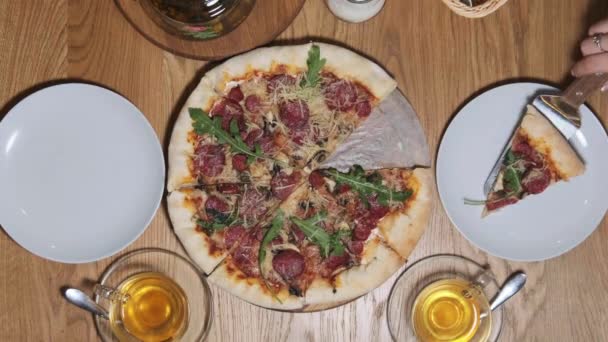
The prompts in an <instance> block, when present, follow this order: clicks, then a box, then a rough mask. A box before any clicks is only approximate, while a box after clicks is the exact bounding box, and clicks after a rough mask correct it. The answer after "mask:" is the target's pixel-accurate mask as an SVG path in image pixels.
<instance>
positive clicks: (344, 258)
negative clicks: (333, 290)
mask: <svg viewBox="0 0 608 342" xmlns="http://www.w3.org/2000/svg"><path fill="white" fill-rule="evenodd" d="M349 260H350V257H349V255H348V254H347V253H343V254H342V255H330V256H329V257H328V258H327V259H325V261H324V262H323V265H322V269H321V275H322V276H323V277H326V278H328V277H330V276H331V274H332V272H333V271H335V270H336V268H338V267H340V266H344V265H346V264H348V261H349Z"/></svg>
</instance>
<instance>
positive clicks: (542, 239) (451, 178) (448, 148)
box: [437, 83, 608, 261]
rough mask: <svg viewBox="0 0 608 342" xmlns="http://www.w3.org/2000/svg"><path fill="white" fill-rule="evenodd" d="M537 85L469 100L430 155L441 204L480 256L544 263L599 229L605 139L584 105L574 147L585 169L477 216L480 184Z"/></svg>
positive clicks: (607, 166)
mask: <svg viewBox="0 0 608 342" xmlns="http://www.w3.org/2000/svg"><path fill="white" fill-rule="evenodd" d="M539 91H544V92H556V89H555V88H552V87H549V86H546V85H543V84H537V83H513V84H508V85H503V86H500V87H497V88H493V89H491V90H489V91H486V92H484V93H483V94H481V95H479V96H478V97H476V98H475V99H473V100H472V101H470V102H469V103H468V104H467V105H466V106H464V108H462V110H460V112H459V113H458V114H457V115H456V116H455V117H454V119H453V120H452V121H451V123H450V125H449V127H448V129H447V130H446V132H445V134H444V136H443V139H442V141H441V146H440V147H439V153H438V156H437V186H438V190H439V194H440V197H441V202H442V203H443V206H444V208H445V210H446V212H447V214H448V216H449V217H450V219H451V220H452V222H453V223H454V225H455V226H456V227H457V228H458V230H459V231H460V232H461V233H462V234H463V235H464V236H465V237H466V238H467V239H468V240H469V241H471V242H472V243H473V244H474V245H476V246H477V247H479V248H481V249H483V250H485V251H486V252H488V253H490V254H493V255H496V256H499V257H502V258H505V259H511V260H519V261H536V260H544V259H549V258H552V257H555V256H558V255H560V254H563V253H565V252H566V251H568V250H570V249H572V248H574V247H575V246H577V245H578V244H579V243H581V242H582V241H583V240H584V239H585V238H587V236H589V235H590V234H591V233H592V232H593V231H594V230H595V228H596V227H597V226H598V224H599V223H600V221H601V220H602V218H603V217H604V214H605V213H606V209H607V208H608V200H606V194H607V193H608V182H607V181H606V175H608V158H607V156H608V137H607V136H606V131H605V130H604V127H603V126H602V124H601V123H600V121H599V120H598V119H597V118H596V117H595V115H594V114H593V113H592V112H591V110H589V108H588V107H587V106H583V107H581V108H580V111H581V114H582V121H583V123H582V127H581V131H580V132H579V133H580V134H578V135H577V136H576V138H575V139H574V140H575V143H574V146H575V148H576V149H577V151H578V152H579V153H580V155H581V156H582V158H583V159H584V160H585V166H586V171H585V173H584V174H583V175H582V176H579V177H576V178H573V179H571V180H570V181H569V182H559V183H556V184H554V185H552V186H550V187H549V188H548V189H547V190H545V191H544V192H543V193H541V194H539V195H533V196H528V197H526V198H525V199H524V200H522V201H520V202H518V203H517V204H515V205H512V206H508V207H505V208H503V209H501V210H500V211H498V212H496V213H493V214H491V215H489V216H487V217H485V218H483V219H482V218H481V212H482V209H483V207H482V206H470V205H465V204H464V202H463V198H465V197H466V198H470V199H484V193H483V184H484V182H485V180H486V178H487V176H488V174H489V173H490V170H491V169H492V167H493V166H494V163H495V162H496V159H497V158H498V156H499V154H500V152H501V151H502V149H503V147H504V145H505V143H506V142H507V141H508V140H509V138H510V136H511V134H512V133H513V130H514V128H515V126H516V124H517V122H518V120H519V118H520V117H521V115H522V114H523V111H524V107H525V105H526V104H527V103H529V102H531V101H532V99H533V98H534V95H535V94H536V93H537V92H539Z"/></svg>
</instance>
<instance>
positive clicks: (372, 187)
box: [324, 165, 412, 205]
mask: <svg viewBox="0 0 608 342" xmlns="http://www.w3.org/2000/svg"><path fill="white" fill-rule="evenodd" d="M324 172H325V174H327V175H328V176H329V177H331V178H332V179H333V180H334V181H336V183H337V184H347V185H349V186H350V187H351V188H352V189H353V190H355V191H357V192H358V193H359V196H360V197H361V198H362V199H365V200H366V199H367V197H368V196H370V195H373V194H376V195H377V196H378V197H377V198H378V201H379V202H380V204H382V205H388V204H389V202H403V201H405V200H406V199H407V198H408V197H410V196H411V195H412V191H411V190H406V191H394V190H391V189H389V188H388V187H386V186H384V185H382V181H381V180H378V179H377V177H372V179H371V181H370V180H368V179H366V178H365V172H364V171H363V168H361V166H359V165H355V166H354V167H353V168H351V169H350V171H349V172H347V173H343V172H340V171H338V170H336V169H327V170H325V171H324Z"/></svg>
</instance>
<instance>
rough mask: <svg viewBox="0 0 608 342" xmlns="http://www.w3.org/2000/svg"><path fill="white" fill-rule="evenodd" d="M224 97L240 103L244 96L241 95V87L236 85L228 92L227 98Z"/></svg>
mask: <svg viewBox="0 0 608 342" xmlns="http://www.w3.org/2000/svg"><path fill="white" fill-rule="evenodd" d="M226 97H227V98H229V99H231V100H233V101H236V102H241V101H243V99H244V98H245V95H243V91H242V90H241V86H238V85H237V86H236V87H233V88H232V89H230V91H229V92H228V96H226Z"/></svg>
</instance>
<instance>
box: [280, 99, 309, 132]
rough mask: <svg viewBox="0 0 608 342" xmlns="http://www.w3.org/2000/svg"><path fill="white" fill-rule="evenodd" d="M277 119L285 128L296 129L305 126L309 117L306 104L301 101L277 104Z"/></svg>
mask: <svg viewBox="0 0 608 342" xmlns="http://www.w3.org/2000/svg"><path fill="white" fill-rule="evenodd" d="M279 117H280V118H281V121H282V122H283V123H284V124H285V126H287V127H289V128H290V129H293V130H295V129H298V128H302V127H304V126H306V124H307V123H308V118H309V117H310V110H309V109H308V104H306V102H304V101H303V100H294V101H286V102H281V103H280V104H279Z"/></svg>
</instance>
